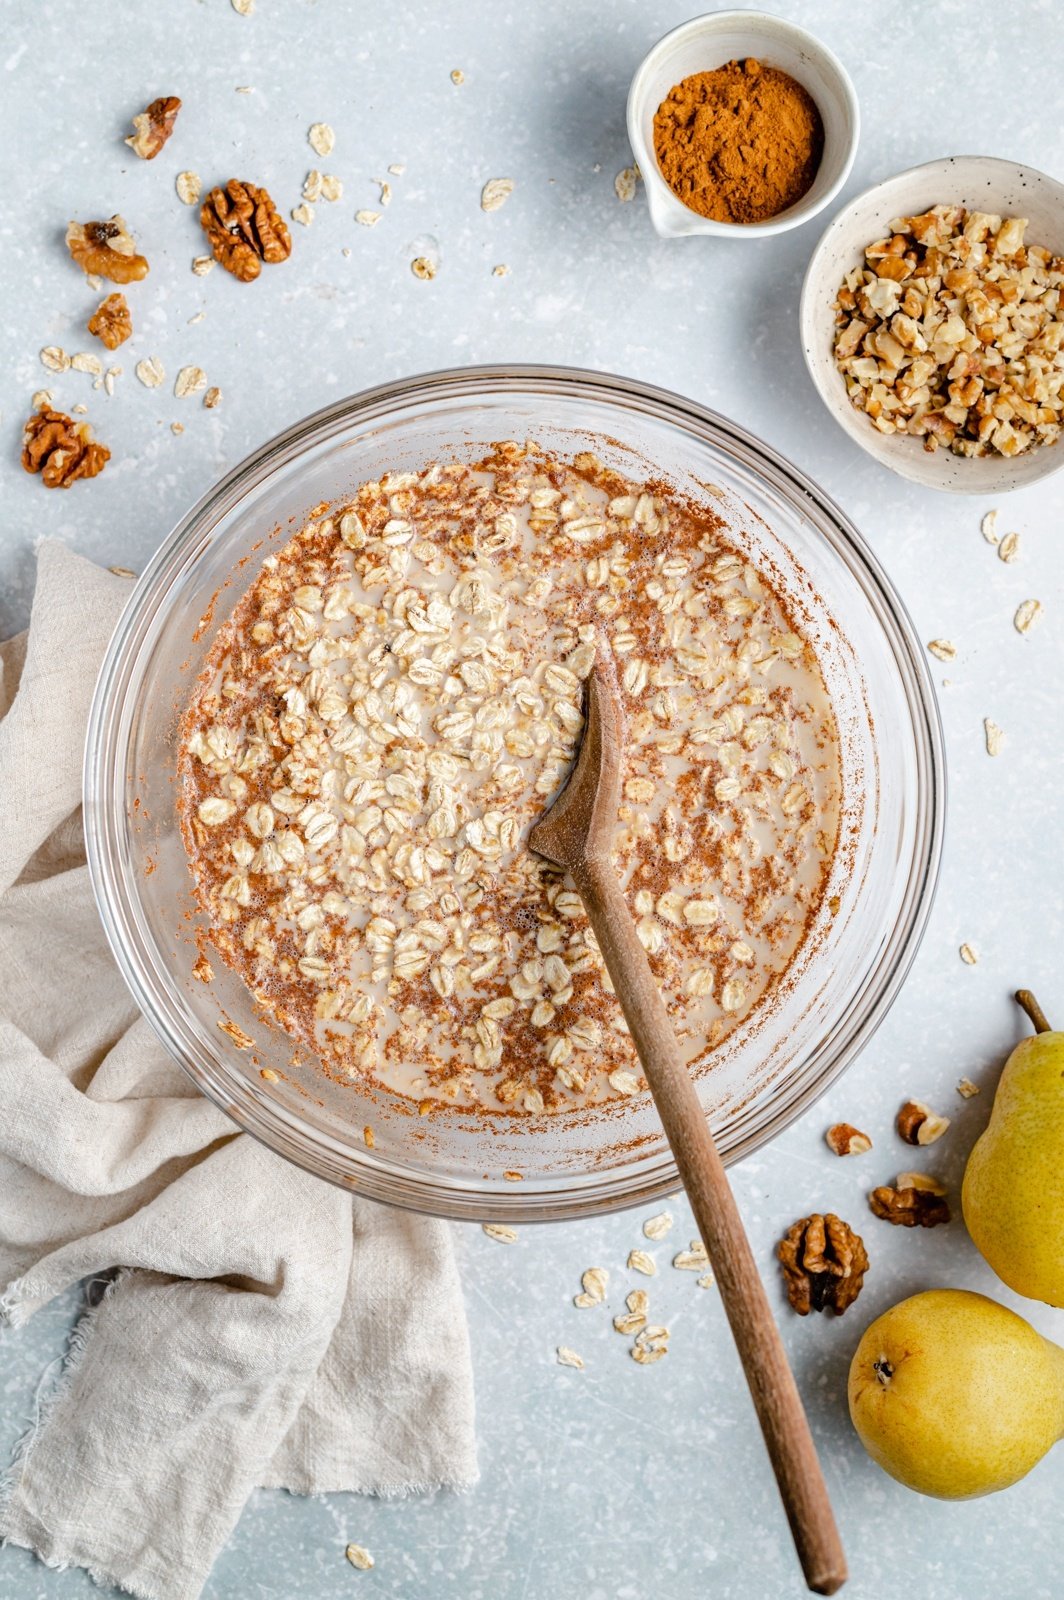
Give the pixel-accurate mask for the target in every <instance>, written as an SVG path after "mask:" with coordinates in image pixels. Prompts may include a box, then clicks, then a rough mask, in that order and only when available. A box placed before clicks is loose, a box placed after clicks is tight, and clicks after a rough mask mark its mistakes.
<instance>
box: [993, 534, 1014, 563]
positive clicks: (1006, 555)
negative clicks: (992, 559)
mask: <svg viewBox="0 0 1064 1600" xmlns="http://www.w3.org/2000/svg"><path fill="white" fill-rule="evenodd" d="M997 553H998V556H999V558H1000V559H1001V560H1002V561H1015V560H1016V557H1017V556H1018V555H1019V553H1020V536H1019V534H1018V533H1007V534H1006V535H1005V537H1004V538H1003V539H1002V541H1001V543H1000V544H999V545H998V547H997Z"/></svg>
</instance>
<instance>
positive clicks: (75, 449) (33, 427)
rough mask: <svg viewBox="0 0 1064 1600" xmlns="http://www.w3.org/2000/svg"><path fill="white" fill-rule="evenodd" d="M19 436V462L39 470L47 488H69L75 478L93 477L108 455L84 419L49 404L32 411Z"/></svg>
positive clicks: (108, 452)
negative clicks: (53, 407) (73, 416)
mask: <svg viewBox="0 0 1064 1600" xmlns="http://www.w3.org/2000/svg"><path fill="white" fill-rule="evenodd" d="M22 439H23V445H22V465H23V466H24V467H25V469H26V471H27V472H39V473H40V475H41V479H42V481H43V483H44V486H45V488H46V489H69V488H70V485H71V484H72V483H73V482H74V480H75V478H95V477H96V475H97V474H98V473H100V472H102V471H103V469H104V464H105V462H107V461H109V460H110V459H111V452H110V450H108V449H107V448H106V446H105V445H102V444H97V442H96V441H95V440H94V439H93V436H92V429H91V428H90V427H89V425H88V423H87V422H75V421H74V419H73V418H72V417H68V416H65V415H64V414H63V412H62V411H53V410H52V409H51V407H50V406H44V407H42V408H41V410H40V411H37V412H35V413H34V414H33V416H32V417H31V418H30V419H29V421H28V422H27V424H26V427H25V430H24V432H23V436H22Z"/></svg>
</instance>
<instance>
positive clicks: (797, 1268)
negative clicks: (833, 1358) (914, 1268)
mask: <svg viewBox="0 0 1064 1600" xmlns="http://www.w3.org/2000/svg"><path fill="white" fill-rule="evenodd" d="M776 1254H777V1255H778V1256H779V1259H780V1262H781V1264H782V1267H783V1276H784V1280H785V1282H786V1285H787V1298H788V1300H789V1301H790V1303H791V1305H792V1306H793V1307H794V1309H795V1311H797V1313H798V1315H799V1316H800V1317H804V1316H808V1314H809V1312H810V1311H824V1310H826V1309H827V1307H828V1306H830V1307H831V1308H832V1310H833V1311H834V1312H835V1314H836V1316H839V1317H841V1316H842V1313H843V1312H844V1311H845V1310H846V1307H847V1306H852V1305H853V1302H854V1301H855V1300H856V1299H857V1296H858V1295H859V1294H860V1292H861V1285H862V1284H863V1283H864V1275H865V1273H866V1272H867V1271H868V1256H867V1254H866V1253H865V1247H864V1242H863V1240H862V1239H861V1237H860V1235H859V1234H856V1233H854V1231H853V1229H852V1228H851V1227H850V1226H849V1225H848V1224H847V1223H845V1222H843V1221H842V1219H841V1218H840V1217H837V1216H835V1214H834V1213H833V1212H831V1211H829V1212H828V1213H827V1214H826V1215H824V1216H821V1215H820V1213H819V1212H814V1213H813V1215H812V1216H810V1217H801V1218H799V1220H798V1221H797V1222H796V1223H795V1224H794V1225H793V1227H791V1228H788V1230H787V1232H786V1233H785V1234H784V1236H783V1238H782V1239H781V1240H780V1242H779V1245H778V1247H777V1250H776Z"/></svg>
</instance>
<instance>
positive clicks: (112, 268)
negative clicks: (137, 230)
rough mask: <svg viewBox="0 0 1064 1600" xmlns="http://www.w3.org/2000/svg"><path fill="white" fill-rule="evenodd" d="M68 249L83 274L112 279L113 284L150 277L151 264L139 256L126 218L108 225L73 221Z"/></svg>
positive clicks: (106, 223)
mask: <svg viewBox="0 0 1064 1600" xmlns="http://www.w3.org/2000/svg"><path fill="white" fill-rule="evenodd" d="M66 242H67V249H68V250H69V251H70V254H71V256H72V257H73V259H74V260H75V261H76V262H77V264H78V266H79V267H80V268H81V270H82V272H85V273H96V274H98V275H99V277H101V278H110V280H111V282H112V283H136V282H137V281H138V280H139V279H140V278H146V277H147V275H148V263H147V261H146V260H145V258H144V257H143V256H139V255H138V254H137V247H136V245H135V244H134V243H133V235H132V234H131V233H130V231H129V229H128V228H127V227H126V224H125V219H124V218H122V217H119V216H114V217H111V218H110V220H109V221H107V222H72V223H71V224H70V226H69V228H68V229H67V231H66Z"/></svg>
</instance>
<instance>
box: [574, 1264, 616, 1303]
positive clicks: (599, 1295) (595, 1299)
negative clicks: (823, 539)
mask: <svg viewBox="0 0 1064 1600" xmlns="http://www.w3.org/2000/svg"><path fill="white" fill-rule="evenodd" d="M609 1279H610V1275H609V1273H608V1272H607V1271H606V1269H605V1267H588V1269H587V1271H586V1272H585V1273H583V1275H582V1276H581V1279H580V1282H581V1284H582V1285H583V1291H584V1292H583V1294H578V1295H574V1296H573V1305H574V1306H579V1307H580V1308H581V1310H583V1309H584V1307H585V1306H600V1305H601V1304H602V1302H603V1301H604V1300H605V1298H606V1285H607V1284H608V1283H609Z"/></svg>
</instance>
